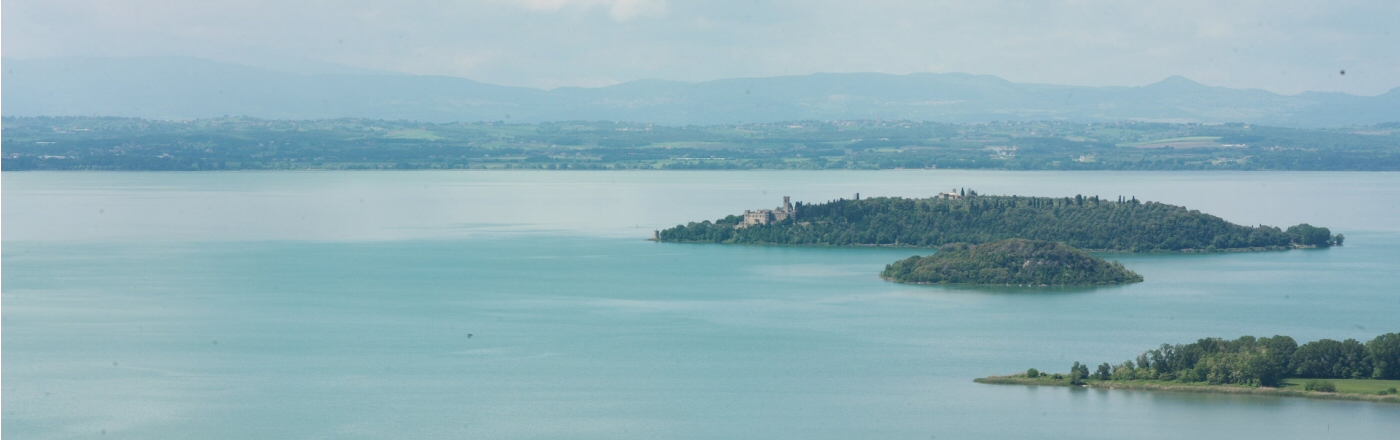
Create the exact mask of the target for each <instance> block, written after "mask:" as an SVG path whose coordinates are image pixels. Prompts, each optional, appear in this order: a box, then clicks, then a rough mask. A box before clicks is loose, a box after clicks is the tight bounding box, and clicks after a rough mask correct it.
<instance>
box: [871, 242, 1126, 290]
mask: <svg viewBox="0 0 1400 440" xmlns="http://www.w3.org/2000/svg"><path fill="white" fill-rule="evenodd" d="M880 277H881V278H884V279H886V280H890V281H894V282H898V283H912V284H980V285H1012V286H1103V285H1113V284H1128V283H1137V282H1141V281H1142V275H1138V274H1137V273H1135V272H1133V271H1131V270H1128V269H1127V268H1125V267H1123V265H1122V264H1119V263H1118V262H1116V261H1113V262H1109V261H1105V260H1104V259H1102V258H1098V257H1094V256H1092V255H1089V253H1088V252H1084V251H1082V250H1079V249H1075V248H1073V247H1070V246H1068V245H1066V244H1064V243H1057V242H1053V241H1043V240H1026V239H1020V238H1011V239H1006V240H998V241H994V242H990V243H984V244H979V245H974V244H967V243H953V244H946V245H943V246H942V247H940V248H938V253H936V254H933V255H930V256H927V257H920V256H917V255H916V256H913V257H909V258H907V259H904V260H900V261H896V262H894V263H893V264H890V265H888V266H885V270H884V272H881V273H880Z"/></svg>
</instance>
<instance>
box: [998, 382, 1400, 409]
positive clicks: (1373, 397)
mask: <svg viewBox="0 0 1400 440" xmlns="http://www.w3.org/2000/svg"><path fill="white" fill-rule="evenodd" d="M973 382H977V383H981V384H991V385H1029V386H1041V385H1043V386H1057V387H1085V388H1099V389H1110V390H1113V389H1120V390H1145V391H1167V392H1175V393H1211V394H1244V395H1254V396H1279V397H1304V398H1309V399H1326V400H1352V401H1361V402H1377V403H1400V395H1395V394H1390V395H1384V396H1382V395H1378V394H1357V393H1326V392H1320V391H1305V390H1293V389H1287V388H1269V387H1245V386H1230V385H1208V384H1190V383H1158V382H1149V381H1119V380H1089V381H1085V382H1084V384H1083V385H1071V384H1070V383H1069V381H1067V380H1055V379H1049V378H1046V379H1039V378H1036V379H1032V378H1028V377H1025V376H988V377H982V378H977V379H973Z"/></svg>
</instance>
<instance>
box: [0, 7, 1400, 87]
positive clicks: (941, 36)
mask: <svg viewBox="0 0 1400 440" xmlns="http://www.w3.org/2000/svg"><path fill="white" fill-rule="evenodd" d="M0 21H3V23H0V38H2V39H3V40H2V41H0V45H2V46H0V51H2V52H3V55H4V56H5V57H7V58H47V57H60V56H97V57H134V56H172V55H173V56H193V57H199V58H206V59H212V60H217V61H224V62H232V63H238V64H246V65H253V66H258V67H265V68H271V69H278V70H289V71H299V72H302V73H309V72H312V71H324V70H326V69H332V70H334V69H344V70H345V71H351V70H353V69H368V70H374V71H388V72H400V73H409V74H419V75H447V76H456V77H464V78H470V79H473V80H477V81H482V82H487V83H493V84H502V85H512V86H527V87H536V88H545V89H549V88H555V87H564V86H579V87H597V86H606V85H611V84H618V83H622V82H626V81H632V80H639V79H661V80H677V81H707V80H714V79H723V78H735V77H763V76H778V75H802V74H811V73H817V72H882V73H892V74H908V73H915V72H935V73H947V72H964V73H973V74H991V75H996V76H999V77H1002V78H1005V79H1008V80H1011V81H1015V82H1032V83H1047V84H1067V85H1084V86H1141V85H1146V84H1150V83H1153V82H1157V81H1160V80H1162V79H1164V78H1167V77H1169V76H1172V75H1182V76H1185V77H1187V78H1191V79H1193V80H1196V81H1199V82H1202V83H1205V84H1209V85H1214V86H1225V87H1235V88H1259V89H1265V90H1269V91H1272V92H1276V93H1284V94H1296V93H1299V92H1303V91H1339V92H1346V93H1351V94H1358V95H1377V94H1381V93H1384V92H1386V91H1388V90H1390V89H1392V88H1395V87H1397V86H1400V25H1397V23H1400V2H1397V1H1388V0H1385V1H1325V2H1323V1H1289V0H1274V1H1238V2H1220V1H1215V2H1210V1H1175V0H1158V1H1152V2H1144V1H1130V2H1101V1H1059V2H1055V1H992V0H982V1H875V2H856V1H850V2H831V1H821V0H809V1H769V0H748V1H676V0H519V1H505V0H496V1H429V0H420V1H353V0H347V1H288V0H281V1H264V0H239V1H233V2H212V1H210V2H206V1H188V0H184V1H181V0H148V1H141V0H131V1H110V0H5V1H4V2H3V3H0ZM341 66H349V67H341ZM352 68H353V69H352ZM1343 70H1345V71H1346V73H1345V74H1342V73H1341V72H1342V71H1343Z"/></svg>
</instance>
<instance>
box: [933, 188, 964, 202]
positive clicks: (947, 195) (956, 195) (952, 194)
mask: <svg viewBox="0 0 1400 440" xmlns="http://www.w3.org/2000/svg"><path fill="white" fill-rule="evenodd" d="M933 198H935V199H944V200H957V199H961V198H963V196H962V193H960V192H958V190H957V188H954V189H953V190H952V191H948V192H941V193H938V195H937V196H934V197H933Z"/></svg>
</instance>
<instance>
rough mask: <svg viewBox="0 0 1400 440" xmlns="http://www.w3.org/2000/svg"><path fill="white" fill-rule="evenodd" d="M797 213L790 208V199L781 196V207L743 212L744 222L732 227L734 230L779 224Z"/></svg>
mask: <svg viewBox="0 0 1400 440" xmlns="http://www.w3.org/2000/svg"><path fill="white" fill-rule="evenodd" d="M796 213H797V211H796V210H794V209H793V208H792V198H791V197H789V196H783V206H779V207H778V208H777V209H760V210H757V211H750V210H747V209H745V210H744V221H743V222H741V223H739V224H737V225H734V228H735V229H740V228H747V227H749V226H755V225H766V224H769V223H773V222H780V221H783V220H787V219H789V218H792V216H793V214H796Z"/></svg>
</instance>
